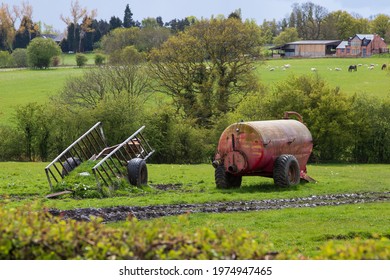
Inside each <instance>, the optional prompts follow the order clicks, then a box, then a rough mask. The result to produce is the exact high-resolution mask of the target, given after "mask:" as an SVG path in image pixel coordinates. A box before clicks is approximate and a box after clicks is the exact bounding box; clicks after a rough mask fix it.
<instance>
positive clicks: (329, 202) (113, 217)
mask: <svg viewBox="0 0 390 280" xmlns="http://www.w3.org/2000/svg"><path fill="white" fill-rule="evenodd" d="M389 200H390V192H365V193H350V194H329V195H322V196H315V195H313V196H310V197H299V198H289V199H267V200H251V201H229V202H212V203H204V204H173V205H154V206H142V207H141V206H115V207H109V208H80V209H74V210H58V209H51V210H49V212H50V213H51V214H53V215H55V216H61V217H63V218H64V219H74V220H83V221H89V220H90V217H91V216H97V217H101V218H103V220H104V222H115V221H122V220H126V219H127V218H128V217H136V218H137V219H138V220H145V219H153V218H159V217H164V216H173V215H181V214H186V213H228V212H246V211H263V210H274V209H284V208H314V207H319V206H338V205H346V204H357V203H370V202H386V201H389Z"/></svg>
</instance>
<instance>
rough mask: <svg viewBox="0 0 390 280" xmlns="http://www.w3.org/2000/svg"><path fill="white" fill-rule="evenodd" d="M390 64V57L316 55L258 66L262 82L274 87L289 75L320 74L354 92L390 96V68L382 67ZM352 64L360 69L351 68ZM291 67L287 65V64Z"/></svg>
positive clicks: (348, 91)
mask: <svg viewBox="0 0 390 280" xmlns="http://www.w3.org/2000/svg"><path fill="white" fill-rule="evenodd" d="M383 64H387V65H389V66H390V59H389V58H345V59H344V58H313V59H275V60H266V61H264V63H263V64H261V65H260V64H259V65H258V66H257V69H256V71H257V74H258V75H259V77H260V80H261V81H262V83H264V84H265V85H268V86H272V85H273V84H274V83H277V82H280V81H283V80H285V79H286V78H287V77H288V76H289V75H319V76H320V77H321V78H323V79H324V80H325V81H326V82H327V83H328V84H329V85H330V86H331V87H339V88H340V89H341V91H342V92H344V93H346V94H348V95H353V94H354V93H363V94H367V95H370V96H375V97H378V98H383V97H386V96H390V87H389V84H390V71H389V70H388V69H389V67H387V69H386V70H381V68H382V65H383ZM351 65H356V66H357V71H348V69H349V67H350V66H351ZM286 66H287V67H286Z"/></svg>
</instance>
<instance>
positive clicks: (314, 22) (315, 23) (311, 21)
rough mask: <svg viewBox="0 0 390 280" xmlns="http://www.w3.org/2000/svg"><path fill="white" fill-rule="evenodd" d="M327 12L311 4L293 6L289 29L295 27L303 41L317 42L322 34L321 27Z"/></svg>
mask: <svg viewBox="0 0 390 280" xmlns="http://www.w3.org/2000/svg"><path fill="white" fill-rule="evenodd" d="M327 15H328V11H327V9H326V8H324V7H322V6H320V5H316V4H314V3H312V2H305V3H302V4H299V3H295V4H293V10H292V12H291V15H290V25H289V27H295V28H296V29H297V31H298V36H299V37H300V38H302V39H303V40H317V39H320V37H321V34H322V26H323V23H324V20H325V18H326V16H327Z"/></svg>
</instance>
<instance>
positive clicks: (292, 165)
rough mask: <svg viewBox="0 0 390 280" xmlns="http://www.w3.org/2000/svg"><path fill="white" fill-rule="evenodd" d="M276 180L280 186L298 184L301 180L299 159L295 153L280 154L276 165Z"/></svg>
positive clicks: (276, 183)
mask: <svg viewBox="0 0 390 280" xmlns="http://www.w3.org/2000/svg"><path fill="white" fill-rule="evenodd" d="M273 177H274V182H275V185H277V186H280V187H290V186H295V185H298V184H299V182H300V180H301V179H300V169H299V163H298V161H297V159H296V158H295V157H294V156H293V155H281V156H279V157H278V158H277V159H276V161H275V165H274V176H273Z"/></svg>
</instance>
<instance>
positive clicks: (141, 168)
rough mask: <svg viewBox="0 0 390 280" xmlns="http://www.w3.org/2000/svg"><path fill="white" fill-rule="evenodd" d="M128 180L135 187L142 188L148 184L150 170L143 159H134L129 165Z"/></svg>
mask: <svg viewBox="0 0 390 280" xmlns="http://www.w3.org/2000/svg"><path fill="white" fill-rule="evenodd" d="M127 178H128V179H129V182H130V184H132V185H133V186H137V187H139V186H142V185H146V184H147V183H148V169H147V167H146V161H145V160H144V159H142V158H133V159H131V160H130V161H129V162H128V163H127Z"/></svg>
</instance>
